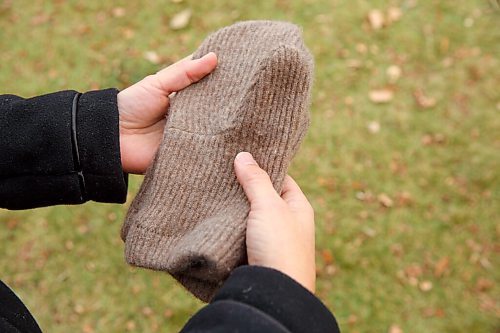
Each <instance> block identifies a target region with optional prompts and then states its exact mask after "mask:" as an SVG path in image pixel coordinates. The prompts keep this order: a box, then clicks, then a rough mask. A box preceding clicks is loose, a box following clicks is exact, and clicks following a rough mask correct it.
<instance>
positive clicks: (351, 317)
mask: <svg viewBox="0 0 500 333" xmlns="http://www.w3.org/2000/svg"><path fill="white" fill-rule="evenodd" d="M357 322H358V316H356V315H355V314H350V315H349V317H347V324H348V325H354V324H356V323H357Z"/></svg>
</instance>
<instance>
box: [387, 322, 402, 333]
mask: <svg viewBox="0 0 500 333" xmlns="http://www.w3.org/2000/svg"><path fill="white" fill-rule="evenodd" d="M387 332H388V333H403V330H402V329H401V327H399V326H398V325H396V324H392V325H391V327H389V330H388V331H387Z"/></svg>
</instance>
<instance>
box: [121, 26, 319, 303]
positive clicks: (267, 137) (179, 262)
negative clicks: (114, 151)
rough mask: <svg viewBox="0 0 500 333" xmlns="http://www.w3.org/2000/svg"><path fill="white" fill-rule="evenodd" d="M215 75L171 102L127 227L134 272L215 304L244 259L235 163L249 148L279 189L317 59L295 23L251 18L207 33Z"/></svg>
mask: <svg viewBox="0 0 500 333" xmlns="http://www.w3.org/2000/svg"><path fill="white" fill-rule="evenodd" d="M210 51H213V52H215V53H216V54H217V56H218V59H219V63H218V67H217V69H216V70H215V71H214V72H213V73H212V74H210V75H209V76H207V77H205V78H204V79H203V80H201V81H200V82H198V83H196V84H193V85H191V86H189V87H188V88H186V89H184V90H182V91H181V92H179V93H177V95H176V96H175V97H173V98H172V100H171V105H170V111H169V115H168V119H167V125H166V128H165V132H164V137H163V142H162V143H161V146H160V148H159V151H158V153H157V155H156V157H155V159H154V161H153V164H152V166H151V167H150V168H149V170H148V171H147V173H146V176H145V179H144V182H143V184H142V187H141V189H140V190H139V193H138V194H137V196H136V198H135V199H134V201H133V203H132V205H131V207H130V209H129V211H128V214H127V217H126V220H125V224H124V226H123V228H122V239H123V240H124V241H125V243H126V244H125V257H126V260H127V262H129V263H130V264H132V265H136V266H140V267H147V268H151V269H155V270H162V271H167V272H169V273H170V274H172V275H173V276H174V277H175V278H176V279H177V280H178V281H179V282H180V283H182V284H183V285H184V286H185V287H186V288H187V289H188V290H189V291H191V292H192V293H193V294H194V295H195V296H197V297H198V298H200V299H201V300H204V301H208V300H209V299H210V298H211V297H212V295H213V294H214V292H215V291H216V290H217V288H218V287H219V286H220V285H221V284H222V282H223V281H224V280H225V279H226V278H227V276H228V274H229V272H230V271H231V270H232V269H234V268H235V267H236V266H238V265H240V264H242V263H245V262H246V252H245V231H246V219H247V215H248V212H249V204H248V201H247V199H246V197H245V194H244V192H243V190H242V188H241V186H240V185H239V184H238V182H237V180H236V177H235V173H234V169H233V161H234V158H235V156H236V154H237V153H239V152H241V151H248V152H250V153H252V154H253V156H254V157H255V159H256V160H257V162H258V163H259V165H260V166H261V167H262V168H263V169H265V170H266V171H267V172H268V173H269V175H270V177H271V180H272V182H273V185H274V187H275V188H276V190H277V191H278V192H280V191H281V187H282V182H283V180H284V177H285V175H286V171H287V169H288V166H289V164H290V161H291V159H292V157H293V155H294V154H295V152H296V151H297V149H298V147H299V144H300V142H301V140H302V138H303V137H304V135H305V133H306V130H307V127H308V124H309V115H308V97H309V94H310V88H311V81H312V69H313V61H312V57H311V55H310V53H309V52H308V51H307V49H306V48H305V46H304V43H303V41H302V37H301V31H300V29H299V28H298V27H296V26H295V25H293V24H289V23H284V22H273V21H248V22H241V23H237V24H234V25H232V26H229V27H226V28H223V29H221V30H219V31H217V32H215V33H213V34H212V35H210V36H209V37H208V38H207V39H206V40H205V41H204V42H203V44H202V45H201V46H200V48H199V49H198V50H197V52H196V53H195V55H194V57H195V58H199V57H201V56H203V55H205V54H206V53H208V52H210Z"/></svg>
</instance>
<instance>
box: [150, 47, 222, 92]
mask: <svg viewBox="0 0 500 333" xmlns="http://www.w3.org/2000/svg"><path fill="white" fill-rule="evenodd" d="M191 58H192V56H191V55H190V56H188V57H186V58H184V59H182V60H180V61H178V62H176V63H175V64H173V65H170V66H168V67H167V68H164V69H162V70H161V71H159V72H158V73H156V75H155V76H156V78H157V80H158V83H159V85H160V88H161V89H162V90H163V91H164V92H165V94H166V95H169V94H170V93H172V92H175V91H179V90H182V89H184V88H186V87H187V86H189V85H190V84H192V83H195V82H198V81H199V80H201V79H202V78H204V77H205V76H206V75H208V74H209V73H211V72H212V71H213V70H214V69H215V67H217V56H216V55H215V53H213V52H210V53H208V54H206V55H204V56H203V57H201V58H199V59H191Z"/></svg>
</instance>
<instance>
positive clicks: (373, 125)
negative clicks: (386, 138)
mask: <svg viewBox="0 0 500 333" xmlns="http://www.w3.org/2000/svg"><path fill="white" fill-rule="evenodd" d="M367 127H368V131H369V132H370V133H372V134H377V133H378V132H380V123H379V122H378V121H370V122H369V123H368V126H367Z"/></svg>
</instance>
